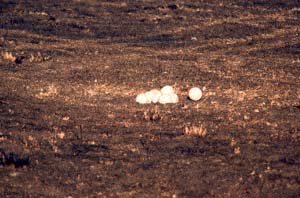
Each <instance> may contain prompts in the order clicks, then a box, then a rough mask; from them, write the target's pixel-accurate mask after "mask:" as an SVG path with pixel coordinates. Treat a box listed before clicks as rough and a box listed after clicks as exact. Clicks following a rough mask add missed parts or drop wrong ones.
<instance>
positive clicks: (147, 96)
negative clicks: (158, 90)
mask: <svg viewBox="0 0 300 198" xmlns="http://www.w3.org/2000/svg"><path fill="white" fill-rule="evenodd" d="M144 94H145V96H146V98H147V100H148V101H150V102H151V101H152V95H153V94H152V92H151V91H147V92H145V93H144Z"/></svg>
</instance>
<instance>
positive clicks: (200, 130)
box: [184, 124, 207, 137]
mask: <svg viewBox="0 0 300 198" xmlns="http://www.w3.org/2000/svg"><path fill="white" fill-rule="evenodd" d="M184 134H186V135H196V136H200V137H204V136H205V135H206V134H207V130H206V128H205V127H204V126H203V124H200V126H191V127H185V128H184Z"/></svg>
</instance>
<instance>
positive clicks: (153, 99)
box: [150, 89, 161, 103]
mask: <svg viewBox="0 0 300 198" xmlns="http://www.w3.org/2000/svg"><path fill="white" fill-rule="evenodd" d="M150 92H151V102H153V103H157V102H158V101H159V98H160V96H161V92H160V91H159V90H157V89H152V90H151V91H150Z"/></svg>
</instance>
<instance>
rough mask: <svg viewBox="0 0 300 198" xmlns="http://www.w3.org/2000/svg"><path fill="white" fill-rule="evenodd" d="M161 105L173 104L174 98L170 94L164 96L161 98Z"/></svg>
mask: <svg viewBox="0 0 300 198" xmlns="http://www.w3.org/2000/svg"><path fill="white" fill-rule="evenodd" d="M158 102H159V103H160V104H167V103H172V96H171V95H170V94H162V95H161V96H160V97H159V101H158Z"/></svg>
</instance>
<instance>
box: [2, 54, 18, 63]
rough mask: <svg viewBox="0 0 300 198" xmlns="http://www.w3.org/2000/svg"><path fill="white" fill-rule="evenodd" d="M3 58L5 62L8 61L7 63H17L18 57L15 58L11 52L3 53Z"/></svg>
mask: <svg viewBox="0 0 300 198" xmlns="http://www.w3.org/2000/svg"><path fill="white" fill-rule="evenodd" d="M2 57H3V59H4V60H7V61H11V62H15V61H16V57H14V56H13V55H12V53H11V52H4V53H2Z"/></svg>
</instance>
